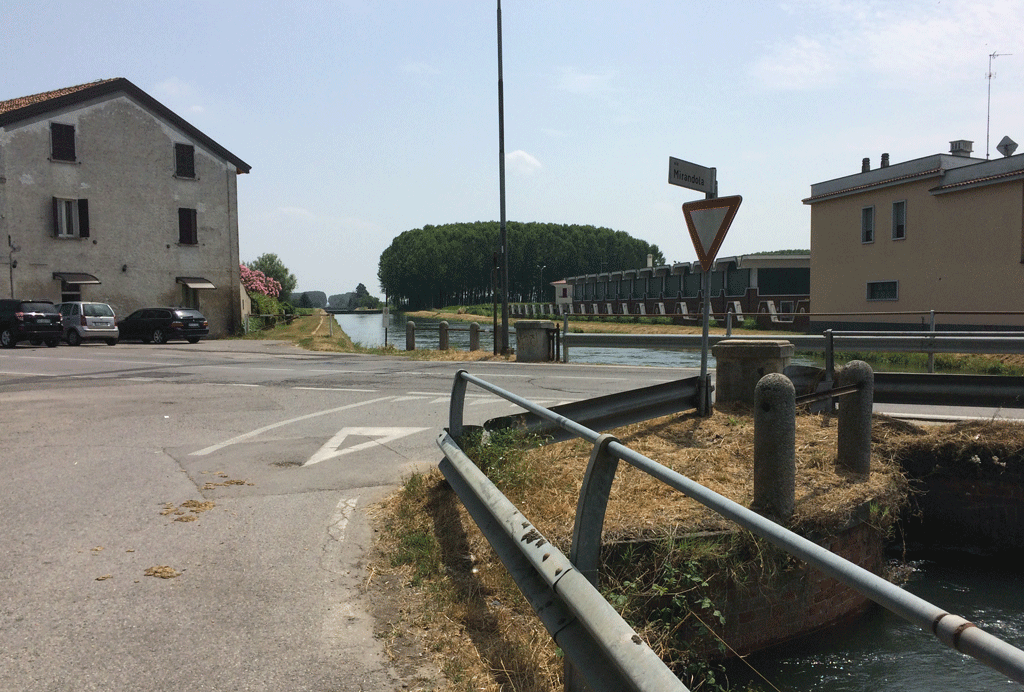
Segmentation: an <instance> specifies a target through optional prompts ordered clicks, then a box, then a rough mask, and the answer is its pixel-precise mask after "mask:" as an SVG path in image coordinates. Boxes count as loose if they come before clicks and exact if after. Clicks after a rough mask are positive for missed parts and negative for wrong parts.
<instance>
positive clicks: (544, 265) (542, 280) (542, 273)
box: [537, 264, 548, 303]
mask: <svg viewBox="0 0 1024 692" xmlns="http://www.w3.org/2000/svg"><path fill="white" fill-rule="evenodd" d="M547 266H548V265H546V264H541V265H539V269H540V291H539V295H538V296H537V302H538V303H543V302H544V268H545V267H547Z"/></svg>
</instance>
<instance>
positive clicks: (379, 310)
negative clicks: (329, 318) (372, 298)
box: [324, 308, 384, 315]
mask: <svg viewBox="0 0 1024 692" xmlns="http://www.w3.org/2000/svg"><path fill="white" fill-rule="evenodd" d="M324 311H325V312H328V313H330V314H332V315H380V314H382V313H383V312H384V309H383V308H375V309H372V310H342V309H340V308H324Z"/></svg>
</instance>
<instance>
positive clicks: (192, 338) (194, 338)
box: [188, 336, 199, 344]
mask: <svg viewBox="0 0 1024 692" xmlns="http://www.w3.org/2000/svg"><path fill="white" fill-rule="evenodd" d="M188 342H189V343H190V344H198V343H199V337H198V336H190V337H189V338H188Z"/></svg>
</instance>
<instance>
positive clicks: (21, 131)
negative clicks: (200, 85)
mask: <svg viewBox="0 0 1024 692" xmlns="http://www.w3.org/2000/svg"><path fill="white" fill-rule="evenodd" d="M249 170H250V167H249V165H248V164H246V163H245V162H244V161H242V160H241V159H239V158H238V157H237V156H235V155H234V154H232V153H231V152H229V151H228V150H226V149H224V148H223V147H222V146H220V145H219V144H217V143H216V142H214V141H213V140H212V139H210V138H209V137H207V136H206V135H205V134H203V133H202V132H200V131H199V130H197V129H196V128H195V127H193V126H192V125H190V124H189V123H187V122H186V121H185V120H183V119H182V118H180V117H179V116H177V115H176V114H174V113H173V112H172V111H170V110H169V109H168V108H167V107H165V106H164V105H162V104H161V103H159V102H158V101H156V100H155V99H153V98H152V97H151V96H149V95H148V94H146V93H145V92H143V91H142V90H141V89H139V88H138V87H137V86H135V85H134V84H132V83H131V82H129V81H128V80H127V79H121V78H119V79H107V80H102V81H99V82H93V83H90V84H83V85H79V86H74V87H69V88H66V89H60V90H57V91H51V92H46V93H42V94H36V95H33V96H26V97H23V98H17V99H12V100H9V101H0V242H2V243H4V245H0V257H3V259H4V260H7V261H6V262H3V263H4V264H6V265H7V266H8V272H6V273H8V274H9V276H0V297H8V296H11V297H15V298H33V299H48V300H52V301H53V302H55V303H56V302H60V301H62V300H92V301H98V302H105V303H109V304H110V305H111V306H113V308H114V310H115V312H116V313H117V314H118V316H125V315H127V314H128V313H129V312H131V311H133V310H135V309H137V308H139V307H143V306H183V307H197V308H199V309H200V310H201V311H202V312H203V313H204V315H206V317H207V319H208V320H209V322H210V334H211V336H223V335H225V334H228V333H230V332H232V331H233V330H234V329H235V328H236V326H237V325H239V324H240V322H241V320H242V310H243V308H244V301H243V295H244V291H242V290H241V287H240V282H239V268H238V262H239V259H238V197H237V186H236V179H237V176H238V174H240V173H248V172H249ZM3 250H6V252H4V251H3Z"/></svg>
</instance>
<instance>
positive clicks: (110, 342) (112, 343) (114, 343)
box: [106, 339, 117, 346]
mask: <svg viewBox="0 0 1024 692" xmlns="http://www.w3.org/2000/svg"><path fill="white" fill-rule="evenodd" d="M106 341H107V346H117V339H107V340H106Z"/></svg>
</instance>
